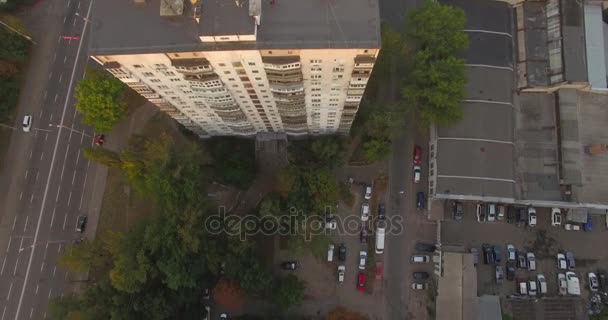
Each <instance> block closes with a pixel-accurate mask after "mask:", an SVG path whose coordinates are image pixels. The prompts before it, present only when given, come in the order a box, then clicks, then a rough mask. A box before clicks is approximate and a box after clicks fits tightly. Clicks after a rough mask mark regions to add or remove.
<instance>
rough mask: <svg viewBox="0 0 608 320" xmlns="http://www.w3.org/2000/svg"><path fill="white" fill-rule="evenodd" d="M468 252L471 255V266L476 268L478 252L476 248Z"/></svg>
mask: <svg viewBox="0 0 608 320" xmlns="http://www.w3.org/2000/svg"><path fill="white" fill-rule="evenodd" d="M470 251H471V254H473V264H474V265H475V266H477V264H479V251H477V248H471V250H470Z"/></svg>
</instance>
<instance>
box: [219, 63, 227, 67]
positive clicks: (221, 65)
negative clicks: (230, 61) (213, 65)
mask: <svg viewBox="0 0 608 320" xmlns="http://www.w3.org/2000/svg"><path fill="white" fill-rule="evenodd" d="M218 65H219V66H220V67H225V66H226V64H225V63H219V64H218Z"/></svg>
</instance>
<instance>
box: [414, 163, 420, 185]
mask: <svg viewBox="0 0 608 320" xmlns="http://www.w3.org/2000/svg"><path fill="white" fill-rule="evenodd" d="M421 176H422V169H421V168H420V166H414V183H418V182H420V178H421Z"/></svg>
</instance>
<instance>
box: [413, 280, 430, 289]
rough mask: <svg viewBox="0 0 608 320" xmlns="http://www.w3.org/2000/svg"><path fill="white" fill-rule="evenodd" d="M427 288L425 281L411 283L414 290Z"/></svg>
mask: <svg viewBox="0 0 608 320" xmlns="http://www.w3.org/2000/svg"><path fill="white" fill-rule="evenodd" d="M426 288H427V284H426V283H420V282H414V283H412V289H414V290H424V289H426Z"/></svg>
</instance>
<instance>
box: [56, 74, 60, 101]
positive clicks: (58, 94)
mask: <svg viewBox="0 0 608 320" xmlns="http://www.w3.org/2000/svg"><path fill="white" fill-rule="evenodd" d="M59 82H61V76H59ZM58 95H59V94H58V93H56V94H55V102H57V98H58Z"/></svg>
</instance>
